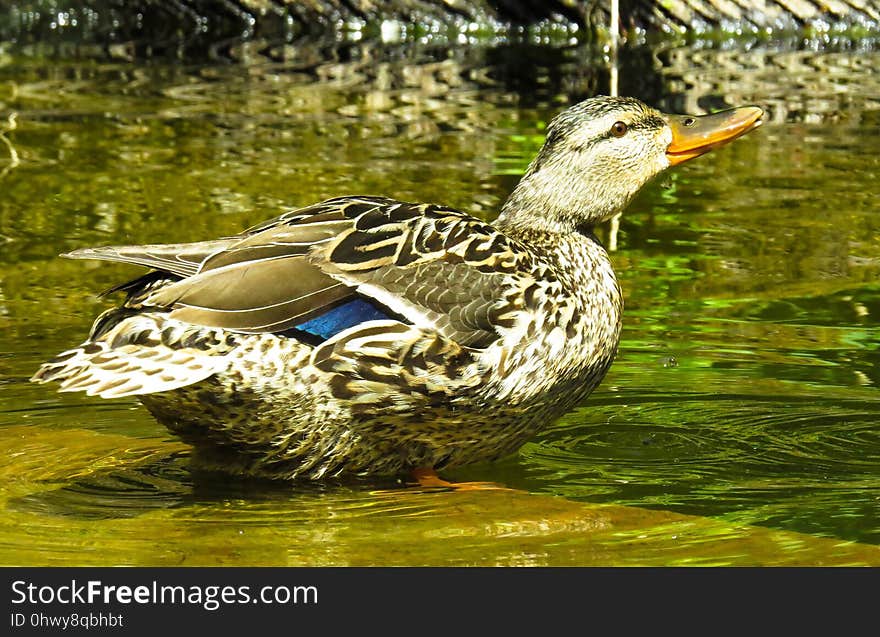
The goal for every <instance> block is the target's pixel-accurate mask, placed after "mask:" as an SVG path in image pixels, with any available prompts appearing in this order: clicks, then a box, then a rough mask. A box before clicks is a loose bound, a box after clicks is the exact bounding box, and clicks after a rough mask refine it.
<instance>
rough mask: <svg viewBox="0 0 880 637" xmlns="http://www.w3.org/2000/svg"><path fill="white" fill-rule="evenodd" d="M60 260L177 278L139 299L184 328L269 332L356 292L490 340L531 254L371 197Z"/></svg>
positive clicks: (444, 214)
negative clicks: (192, 238)
mask: <svg viewBox="0 0 880 637" xmlns="http://www.w3.org/2000/svg"><path fill="white" fill-rule="evenodd" d="M67 256H71V257H73V258H97V259H104V260H110V261H123V262H128V263H137V264H140V265H145V266H147V267H151V268H155V269H157V270H160V271H165V272H169V273H171V274H173V275H175V276H176V277H179V280H176V281H169V283H168V284H167V285H161V286H157V289H155V290H151V291H150V293H149V294H147V295H145V297H144V298H143V299H141V300H142V302H143V303H144V305H148V306H156V307H166V308H170V309H171V317H172V318H174V319H179V320H181V321H186V322H190V323H194V324H199V325H206V326H215V327H222V328H226V329H229V330H232V331H239V332H245V333H262V332H278V331H284V330H286V329H289V328H291V327H295V326H296V325H298V324H300V323H302V322H304V321H306V320H308V319H310V318H312V317H315V316H318V315H319V314H321V313H322V312H325V311H327V310H329V309H332V308H333V307H336V306H337V305H339V304H341V303H344V302H346V301H347V300H351V299H355V298H358V297H361V298H368V299H371V300H372V301H373V302H375V303H377V304H379V305H380V306H382V307H385V308H387V309H388V310H389V313H390V314H392V315H393V314H396V315H398V316H400V317H402V318H403V319H405V320H406V321H408V322H410V323H412V324H413V325H416V326H418V327H421V328H428V329H432V330H435V331H436V332H438V333H439V334H440V335H442V336H443V337H445V338H448V339H451V340H453V341H455V342H457V343H459V344H460V345H463V346H470V347H482V346H485V345H487V344H488V343H490V342H491V341H492V340H493V339H494V338H496V337H497V332H496V329H497V327H498V326H499V325H503V324H504V322H505V320H507V319H505V316H509V313H507V314H505V312H504V309H505V308H506V307H507V305H506V295H509V294H510V292H511V290H513V289H515V288H517V287H519V286H517V272H518V271H521V270H519V268H520V267H522V266H523V265H528V264H524V263H523V262H524V261H528V260H529V259H531V256H530V253H529V252H528V251H527V250H526V249H524V248H523V247H522V246H521V245H520V244H518V243H517V242H515V241H514V240H512V239H510V238H508V237H506V236H504V235H502V234H500V233H499V232H498V231H497V230H496V229H495V228H493V227H492V226H490V225H489V224H486V223H484V222H482V221H479V220H477V219H474V218H473V217H470V216H468V215H465V214H463V213H461V212H459V211H456V210H453V209H451V208H445V207H441V206H435V205H424V204H411V203H403V202H399V201H394V200H391V199H385V198H378V197H342V198H337V199H331V200H328V201H325V202H322V203H319V204H315V205H313V206H309V207H307V208H301V209H298V210H293V211H290V212H288V213H285V214H283V215H281V216H280V217H277V218H275V219H273V220H270V221H268V222H266V223H263V224H260V225H258V226H255V227H253V228H251V229H249V230H247V231H245V232H243V233H242V234H240V235H238V236H235V237H229V238H224V239H218V240H215V241H204V242H198V243H191V244H178V245H165V246H122V247H109V248H95V249H87V250H78V251H76V252H74V253H71V254H69V255H67ZM123 289H124V288H123ZM508 309H509V308H508Z"/></svg>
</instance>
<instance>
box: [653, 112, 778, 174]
mask: <svg viewBox="0 0 880 637" xmlns="http://www.w3.org/2000/svg"><path fill="white" fill-rule="evenodd" d="M763 116H764V111H763V110H762V109H760V108H758V107H757V106H740V107H739V108H732V109H730V110H727V111H721V112H720V113H712V114H711V115H699V116H696V115H664V116H663V117H664V118H665V119H666V123H667V124H669V127H670V128H671V129H672V143H671V144H669V147H668V148H667V149H666V157H667V159H669V165H670V166H676V165H678V164H681V163H682V162H686V161H687V160H688V159H693V158H694V157H699V156H700V155H702V154H704V153H708V152H709V151H710V150H712V149H713V148H718V147H719V146H723V145H724V144H726V143H728V142H732V141H733V140H734V139H736V138H737V137H741V136H742V135H745V134H746V133H748V132H749V131H752V130H755V129H756V128H758V126H760V125H761V117H763Z"/></svg>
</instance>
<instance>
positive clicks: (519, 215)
mask: <svg viewBox="0 0 880 637" xmlns="http://www.w3.org/2000/svg"><path fill="white" fill-rule="evenodd" d="M607 194H608V193H607V192H606V189H605V188H603V187H602V184H601V183H594V180H592V179H590V178H589V177H588V176H585V175H583V174H575V173H573V172H572V171H565V170H559V169H556V170H553V169H548V168H543V169H541V170H537V169H535V168H534V166H530V167H529V170H528V171H527V172H526V174H525V176H524V177H523V178H522V180H521V181H520V182H519V183H518V184H517V185H516V188H514V189H513V192H512V193H511V194H510V196H509V197H508V198H507V201H505V202H504V205H503V206H502V208H501V214H500V215H499V216H498V218H497V219H496V220H495V222H494V223H495V226H496V227H497V228H499V229H500V230H502V231H503V232H505V233H514V234H516V233H518V232H519V231H520V230H523V231H526V232H530V233H534V232H544V233H552V234H572V233H577V234H590V233H591V232H592V229H593V227H594V226H595V225H596V224H597V223H599V222H601V221H603V220H604V219H608V218H610V217H611V216H613V215H614V214H615V213H616V212H617V211H618V210H620V209H621V208H622V207H623V206H621V205H620V204H619V203H617V202H612V201H611V198H610V197H608V196H607Z"/></svg>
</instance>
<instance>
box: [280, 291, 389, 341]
mask: <svg viewBox="0 0 880 637" xmlns="http://www.w3.org/2000/svg"><path fill="white" fill-rule="evenodd" d="M389 318H391V317H390V316H388V314H386V313H385V312H383V311H382V310H380V309H378V308H377V307H376V306H374V305H373V304H372V303H370V302H368V301H364V300H363V299H354V300H352V301H348V302H347V303H343V304H342V305H338V306H337V307H334V308H333V309H332V310H329V311H327V312H325V313H324V314H321V315H320V316H316V317H315V318H313V319H309V320H308V321H306V322H305V323H300V324H299V325H297V326H296V329H298V330H300V331H302V332H308V333H309V334H312V335H314V336H318V337H320V338H323V339H325V340H326V339H328V338H332V337H333V336H336V335H337V334H339V332H342V331H343V330H347V329H348V328H349V327H352V326H354V325H358V324H359V323H365V322H367V321H377V320H383V319H389Z"/></svg>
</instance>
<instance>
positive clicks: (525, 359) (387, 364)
mask: <svg viewBox="0 0 880 637" xmlns="http://www.w3.org/2000/svg"><path fill="white" fill-rule="evenodd" d="M762 115H763V112H762V111H761V109H760V108H757V107H754V106H747V107H742V108H737V109H733V110H729V111H725V112H722V113H716V114H714V115H705V116H702V117H691V116H680V115H664V114H662V113H660V112H658V111H656V110H654V109H652V108H649V107H648V106H646V105H644V104H642V103H641V102H639V101H638V100H635V99H630V98H613V97H595V98H592V99H588V100H586V101H584V102H581V103H580V104H577V105H576V106H572V107H571V108H569V109H568V110H566V111H564V112H563V113H562V114H560V115H559V116H558V117H556V118H555V119H554V120H553V121H552V122H551V124H550V126H549V127H548V129H547V139H546V141H545V142H544V146H543V147H542V148H541V150H540V152H539V153H538V156H537V158H536V159H535V160H534V161H533V162H532V163H531V165H530V166H529V168H528V170H527V171H526V174H525V176H524V177H523V178H522V180H521V181H520V182H519V184H518V185H517V186H516V188H515V189H514V191H513V193H512V194H511V195H510V198H509V199H508V200H507V202H506V203H505V204H504V206H503V208H502V210H501V214H500V215H499V217H498V218H497V219H496V221H495V222H494V223H486V222H484V221H480V220H479V219H475V218H474V217H471V216H469V215H467V214H464V213H462V212H459V211H457V210H453V209H451V208H446V207H443V206H437V205H429V204H412V203H405V202H400V201H394V200H392V199H385V198H379V197H340V198H337V199H330V200H328V201H324V202H322V203H319V204H315V205H313V206H309V207H306V208H301V209H299V210H293V211H290V212H286V213H284V214H283V215H281V216H280V217H278V218H277V219H273V220H272V221H268V222H266V223H264V224H262V225H259V226H256V227H254V228H251V229H250V230H247V231H245V232H243V233H242V234H240V235H237V236H234V237H228V238H223V239H216V240H213V241H202V242H198V243H186V244H174V245H143V246H122V247H105V248H87V249H83V250H76V251H75V252H72V253H70V254H67V255H65V256H67V257H71V258H75V259H104V260H108V261H123V262H126V263H136V264H139V265H143V266H146V267H148V268H151V270H150V271H149V272H148V273H147V274H145V275H143V276H141V277H140V278H138V279H135V280H134V281H130V282H128V283H125V284H122V285H119V286H117V287H116V288H113V290H111V291H113V292H116V291H123V292H125V293H126V294H127V298H126V300H125V302H124V303H123V304H122V305H121V306H120V307H116V308H113V309H110V310H108V311H106V312H104V313H103V314H102V315H101V316H99V317H98V319H97V320H96V321H95V324H94V325H93V326H92V331H91V334H89V338H88V340H86V342H85V343H83V344H82V345H80V346H79V347H77V348H74V349H71V350H68V351H66V352H64V353H62V354H60V355H59V356H57V357H56V358H55V359H53V360H52V361H50V362H48V363H46V364H44V365H43V366H42V367H41V368H40V370H39V371H38V372H37V373H36V374H35V375H34V377H33V380H34V381H37V382H47V381H57V382H59V383H60V384H61V391H84V392H86V393H87V394H89V395H98V396H102V397H104V398H115V397H120V396H138V397H139V398H140V400H141V401H142V402H143V403H144V405H146V407H147V409H149V410H150V412H152V414H153V415H154V416H155V417H156V418H157V419H158V420H159V421H160V422H162V423H164V424H165V425H167V426H168V427H169V428H170V429H171V430H172V431H173V432H175V433H176V434H178V435H180V436H181V437H182V438H183V439H184V440H186V441H188V442H189V443H191V444H193V445H194V446H195V448H196V451H197V456H198V457H199V458H200V459H201V460H202V462H203V463H207V464H208V465H209V466H211V467H214V468H220V469H223V470H225V471H230V472H234V473H239V474H245V475H252V476H264V477H271V478H299V477H305V478H310V479H320V478H324V477H329V476H337V475H340V474H344V473H348V474H391V473H396V472H400V471H404V470H413V471H415V470H421V471H426V470H433V469H437V468H442V467H451V466H454V465H463V464H467V463H472V462H476V461H483V460H491V459H494V458H498V457H500V456H504V455H506V454H509V453H511V452H513V451H515V450H516V449H517V448H518V447H520V446H521V445H522V444H523V443H524V442H526V441H527V440H528V439H529V438H530V437H531V436H532V435H534V434H535V432H537V431H538V430H539V429H541V428H542V427H544V426H545V425H546V424H547V423H549V422H551V421H552V420H553V419H554V418H556V417H557V416H559V415H561V414H562V413H564V412H565V411H567V410H569V409H570V408H571V407H573V406H574V405H575V404H576V403H578V402H579V401H581V400H583V399H584V398H585V397H586V396H587V395H588V394H589V393H590V392H591V391H592V390H593V389H594V388H595V387H596V385H598V383H599V382H600V381H601V380H602V377H603V376H605V373H606V371H607V370H608V367H609V366H610V365H611V361H612V359H613V358H614V355H615V352H616V349H617V343H618V339H619V333H620V316H621V310H622V300H621V295H620V289H619V287H618V284H617V281H616V279H615V276H614V272H613V270H612V268H611V263H610V261H609V259H608V255H607V254H606V252H605V250H604V249H603V248H602V246H601V245H600V244H599V242H598V241H597V240H596V239H595V237H594V236H593V234H592V230H593V227H594V226H595V225H596V224H597V223H600V222H602V221H604V220H606V219H608V218H609V217H611V216H612V215H614V214H615V213H617V212H619V211H621V210H622V209H623V208H624V207H625V206H626V205H627V203H628V202H629V201H630V200H631V199H632V198H633V196H634V195H635V194H636V192H638V190H639V189H640V188H641V187H642V186H643V185H644V184H645V183H646V182H647V181H648V180H649V179H651V178H652V177H654V176H655V175H657V174H658V173H660V172H661V171H663V170H664V169H665V168H667V167H669V166H671V165H675V164H679V163H681V162H683V161H686V160H688V159H691V158H693V157H696V156H698V155H701V154H703V153H705V152H707V151H709V150H710V149H712V148H715V147H717V146H720V145H721V144H724V143H727V142H729V141H731V140H733V139H735V138H737V137H739V136H740V135H743V134H744V133H746V132H748V131H750V130H752V129H754V128H755V127H757V126H758V125H759V124H760V123H761V116H762Z"/></svg>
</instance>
